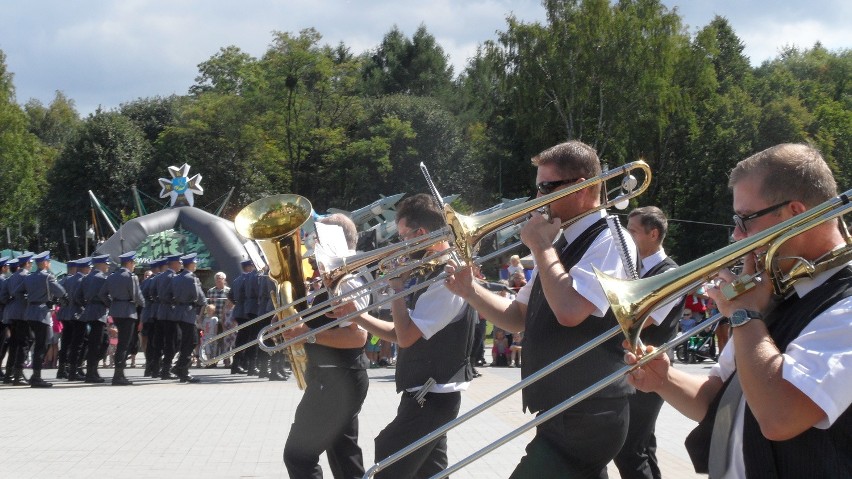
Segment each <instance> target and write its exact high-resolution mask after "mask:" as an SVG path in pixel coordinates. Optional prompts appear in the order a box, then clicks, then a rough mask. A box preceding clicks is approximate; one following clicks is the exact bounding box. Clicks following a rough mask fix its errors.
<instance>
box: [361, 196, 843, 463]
mask: <svg viewBox="0 0 852 479" xmlns="http://www.w3.org/2000/svg"><path fill="white" fill-rule="evenodd" d="M850 196H852V190H848V191H846V192H845V193H843V194H841V195H840V196H837V197H835V198H832V199H830V200H828V201H826V202H824V203H822V204H820V205H818V206H816V207H814V208H811V209H810V210H808V211H806V212H804V213H802V214H800V215H797V216H794V217H792V218H790V219H788V220H786V221H784V222H782V223H779V224H777V225H775V226H773V227H772V228H768V229H766V230H764V231H761V232H760V233H757V234H755V235H754V236H750V237H748V238H745V239H743V240H740V241H737V242H736V243H733V244H730V245H728V246H726V247H724V248H722V249H720V250H718V251H715V252H713V253H710V254H708V255H706V256H703V257H701V258H698V259H696V260H693V261H691V262H689V263H687V264H685V265H683V266H680V267H678V268H675V269H673V270H669V271H667V272H665V273H662V274H659V275H657V276H652V277H649V278H643V279H638V280H623V279H618V278H614V277H611V276H609V275H607V274H605V273H601V272H600V271H596V275H597V277H598V280H599V281H600V282H601V287H602V288H603V289H604V292H605V293H606V295H607V299H608V301H609V303H610V307H611V308H612V309H613V312H614V314H615V315H616V319H617V320H618V322H619V326H617V327H615V328H613V329H612V330H610V331H607V332H605V333H603V334H602V335H600V336H598V337H597V338H595V339H593V340H592V341H591V342H589V343H587V344H586V345H583V346H582V347H580V348H578V349H577V350H574V351H571V352H569V353H568V354H566V355H565V356H563V357H562V358H560V359H558V360H557V361H555V362H554V363H552V364H550V365H549V366H547V367H546V368H544V369H542V370H540V371H538V372H536V373H535V374H533V375H532V376H529V377H528V378H526V379H525V380H524V381H521V383H519V384H517V385H515V386H512V387H511V388H509V389H507V390H506V391H504V392H503V393H501V394H499V395H498V396H495V398H493V399H491V400H489V401H488V404H489V405H490V404H493V403H494V402H497V400H499V399H503V398H505V397H506V396H508V395H510V394H512V393H514V392H515V391H517V390H518V389H521V388H523V387H525V386H526V385H528V384H529V383H531V382H534V381H530V380H533V379H534V380H538V379H540V378H541V377H543V376H544V375H546V374H549V373H550V372H551V371H553V370H555V369H558V368H559V367H561V366H562V365H564V364H567V363H568V362H570V361H571V360H573V359H574V358H576V357H578V356H580V355H581V354H583V353H584V352H586V351H588V350H590V349H591V348H593V347H594V346H595V345H597V344H600V343H602V342H603V341H605V340H606V339H609V338H611V337H612V335H615V334H618V330H619V329H620V330H621V331H622V332H623V333H624V335H625V336H626V337H627V340H628V342H629V343H630V346H631V350H633V351H636V345H637V344H638V342H639V333H640V332H641V330H642V326H643V325H644V324H645V322H646V321H647V319H648V317H649V315H650V314H651V312H653V311H654V310H655V309H657V308H658V307H660V306H662V305H664V304H666V303H668V302H670V301H672V300H673V299H674V298H676V297H678V296H680V295H682V294H685V293H686V292H688V291H690V290H691V289H693V288H695V287H696V286H698V284H700V283H702V282H704V281H707V280H709V279H711V278H712V277H713V276H714V275H715V274H716V272H718V271H719V270H720V269H722V268H725V267H729V266H731V265H733V264H734V263H736V262H737V261H738V260H739V259H740V258H742V257H743V256H745V255H746V254H749V253H751V252H754V251H756V250H759V249H761V248H764V247H765V248H767V252H766V256H765V257H764V265H767V270H768V272H769V276H770V280H771V281H772V285H773V289H774V291H775V293H776V294H779V295H784V294H786V293H788V292H789V291H790V288H792V286H793V285H794V284H795V283H796V282H797V281H799V280H801V279H803V278H809V277H813V276H814V275H815V274H818V273H820V272H823V271H827V270H830V269H832V268H835V267H838V266H841V265H843V264H846V263H848V262H849V261H850V260H852V238H850V236H849V234H848V231H847V229H846V226H845V224H844V222H843V218H842V217H843V216H844V215H846V214H848V213H849V212H850V210H852V203H850V200H849V198H850ZM834 220H839V223H840V225H839V227H840V230H841V232H842V233H843V236H844V238H845V240H846V244H845V245H844V246H843V247H840V248H838V249H835V250H833V251H831V252H829V253H828V254H826V255H824V256H823V257H821V258H818V259H817V260H815V261H808V260H806V259H803V258H780V257H778V255H777V253H778V248H779V247H780V246H781V245H782V244H784V242H786V241H788V240H789V239H790V238H793V237H795V236H797V235H800V234H802V233H804V232H806V231H808V230H810V229H812V228H815V227H817V226H819V225H822V224H823V223H826V222H828V221H834ZM786 259H794V260H795V263H794V264H793V266H792V268H791V269H789V270H788V271H787V272H783V271H782V269H781V268H780V266H779V265H778V262H779V261H781V260H786ZM760 274H761V273H757V274H755V275H751V276H741V277H740V278H739V279H740V280H741V283H742V284H741V287H735V288H731V289H728V290H723V292H724V293H725V295H726V296H727V297H728V298H729V299H733V298H735V297H737V296H739V295H741V294H743V293H745V292H747V291H748V290H749V289H751V286H750V283H752V282H757V281H759V280H757V279H756V278H758V277H759V276H760ZM722 318H723V316H722V315H721V314H717V315H715V316H713V317H712V318H709V319H707V320H705V321H703V322H701V323H699V324H698V325H696V326H694V327H693V328H692V329H690V330H689V331H687V332H685V333H684V334H683V335H681V336H679V337H677V338H675V339H673V340H672V341H669V342H667V343H666V344H664V345H661V346H659V347H658V348H655V350H654V351H652V352H651V353H648V354H645V355H642V356H641V357H640V358H639V360H638V362H637V363H636V364H633V365H625V366H623V367H622V368H621V369H619V370H617V371H615V372H613V373H611V374H610V375H608V376H606V377H605V378H603V379H601V380H600V381H598V382H596V383H594V384H592V385H590V386H589V387H587V388H586V389H584V390H582V391H580V392H579V393H577V394H575V395H573V396H572V397H570V398H568V399H566V400H565V401H563V402H561V403H559V404H557V405H556V406H554V407H553V408H551V409H548V410H547V411H545V412H543V413H541V414H539V415H538V416H537V417H536V418H535V419H533V420H531V421H529V422H527V423H526V424H524V425H522V426H520V427H518V428H517V429H515V430H513V431H511V432H510V433H508V434H506V435H505V436H503V437H501V438H499V439H497V440H496V441H494V442H492V443H490V444H488V445H486V446H485V447H483V448H482V449H480V450H478V451H476V452H475V453H473V454H471V455H470V456H468V457H466V458H464V459H462V460H461V461H459V462H458V463H456V464H453V465H451V466H450V467H448V468H447V469H445V470H443V471H442V472H440V473H439V474H436V475H434V476H432V478H431V479H437V478H443V477H447V476H448V475H449V474H451V473H453V472H455V471H458V470H459V469H461V468H462V467H464V466H466V465H468V464H470V463H472V462H473V461H475V460H477V459H479V458H480V457H482V456H484V455H485V454H488V453H489V452H491V451H493V450H494V449H496V448H498V447H500V446H501V445H503V444H505V443H507V442H509V441H511V440H512V439H514V438H516V437H517V436H519V435H521V434H523V433H524V432H526V431H528V430H529V429H531V428H533V427H535V426H538V425H539V424H541V423H543V422H545V421H547V420H549V419H551V418H553V417H554V416H556V415H558V414H560V413H562V412H563V411H565V410H566V409H568V408H570V407H572V406H574V405H575V404H577V403H578V402H580V401H582V400H584V399H587V398H588V397H589V396H591V395H592V394H594V393H596V392H597V391H599V390H601V389H603V388H605V387H607V386H609V385H610V384H612V383H614V382H616V381H618V380H620V379H622V378H623V377H624V376H625V375H626V374H628V373H630V372H631V371H633V370H635V369H637V368H639V367H641V366H643V365H645V364H647V363H648V362H649V361H651V360H653V359H654V358H656V357H657V356H659V355H660V354H664V353H666V352H667V351H669V350H670V349H672V348H674V347H676V346H678V345H679V344H681V343H683V342H685V341H686V340H688V339H689V336H692V335H694V334H697V333H698V332H699V331H701V330H703V329H705V328H707V327H708V326H712V325H713V324H715V323H716V322H718V321H719V320H721V319H722ZM527 381H529V382H527ZM480 409H482V408H479V407H478V408H475V409H474V410H472V411H471V412H470V413H467V414H465V415H464V416H461V417H459V418H458V419H456V420H455V421H451V422H449V423H447V424H446V425H445V426H443V427H442V428H440V429H438V430H436V431H435V432H433V433H432V434H430V435H429V436H426V437H424V438H423V439H421V440H420V441H418V442H416V443H414V444H412V445H411V446H409V447H408V448H406V449H403V450H401V451H399V452H397V453H395V454H394V455H393V456H390V457H388V458H387V459H385V461H382V462H380V463H378V464H376V465H374V466H373V467H372V468H371V469H370V470H369V471H368V473H367V474H365V476H364V477H370V476H371V474H372V473H375V472H377V471H378V470H381V469H382V468H384V467H387V465H389V464H390V463H391V462H395V461H396V460H398V459H399V458H401V457H403V455H404V454H402V453H403V452H405V451H407V452H409V453H410V452H411V451H413V450H414V449H416V448H415V447H414V446H415V445H416V446H417V447H420V446H422V445H423V444H426V443H428V442H430V441H431V440H434V439H435V438H436V437H438V436H440V435H441V434H444V433H446V432H447V431H449V430H450V429H452V428H454V427H456V426H457V425H458V424H460V423H461V422H463V420H467V419H469V418H470V416H472V415H473V414H471V413H473V412H474V411H476V413H478V412H479V411H480ZM439 432H440V433H439ZM397 456H399V457H397ZM391 459H394V461H391ZM374 469H375V470H374Z"/></svg>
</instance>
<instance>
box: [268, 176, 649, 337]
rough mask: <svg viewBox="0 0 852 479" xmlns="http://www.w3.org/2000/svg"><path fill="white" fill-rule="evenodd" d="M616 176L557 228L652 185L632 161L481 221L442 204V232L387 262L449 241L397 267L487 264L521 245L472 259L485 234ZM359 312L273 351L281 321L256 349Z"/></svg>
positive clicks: (392, 272) (397, 271)
mask: <svg viewBox="0 0 852 479" xmlns="http://www.w3.org/2000/svg"><path fill="white" fill-rule="evenodd" d="M636 171H641V172H642V182H641V184H640V183H639V182H638V181H637V179H636V177H635V176H634V175H633V173H634V172H636ZM619 176H622V177H623V178H622V181H621V187H620V188H619V190H620V192H621V194H620V195H618V196H616V197H615V198H613V199H608V198H604V200H603V201H601V204H600V205H599V206H597V207H596V208H594V209H591V210H589V211H586V212H585V213H583V214H582V215H578V216H576V217H574V218H568V219H566V220H564V221H563V223H562V226H563V227H565V226H567V225H569V224H571V223H574V222H575V221H577V220H579V219H580V218H582V217H583V216H586V215H588V214H591V213H594V212H596V211H599V210H603V209H607V208H610V207H613V206H615V205H617V204H622V203H625V202H627V201H629V200H631V199H633V198H635V197H636V196H639V195H640V194H642V193H644V192H645V190H647V189H648V186H650V184H651V178H652V175H651V168H650V167H649V166H648V164H647V163H645V162H644V161H642V160H639V161H634V162H632V163H627V164H625V165H623V166H620V167H618V168H614V169H612V170H608V171H606V172H604V173H602V174H601V175H598V176H596V177H594V178H590V179H588V180H585V181H583V182H581V183H578V184H576V185H573V186H570V187H568V188H565V189H562V190H558V191H554V192H553V193H550V194H547V195H544V196H541V197H538V198H534V199H532V200H530V201H525V202H523V203H521V204H518V205H515V206H513V207H510V208H506V209H503V210H498V211H495V212H492V213H489V214H485V215H481V216H466V215H462V214H459V213H457V212H456V211H455V210H454V209H453V208H452V207H451V206H450V205H448V204H447V205H444V215H445V217H446V219H447V225H448V226H447V227H446V228H443V229H441V230H438V231H435V232H432V233H431V234H429V235H424V236H423V237H420V238H414V239H413V240H412V241H414V240H416V239H421V241H420V242H419V243H418V246H417V247H416V248H414V249H405V250H400V251H396V252H395V254H394V255H392V257H393V258H403V257H405V256H406V255H410V254H412V253H414V252H415V251H419V250H422V249H428V248H429V247H431V246H434V245H436V244H439V243H442V242H450V243H451V244H452V245H453V246H452V247H451V248H450V250H446V251H442V252H440V253H436V254H435V255H434V256H430V257H427V258H422V259H421V260H419V261H414V262H409V261H402V265H403V266H404V268H405V271H411V270H413V269H417V268H420V267H424V266H427V265H428V266H433V267H434V266H436V265H437V263H438V262H439V261H440V258H441V257H444V256H446V255H448V254H450V253H451V252H455V253H458V254H459V255H460V256H461V258H462V260H464V261H465V262H467V263H469V264H470V263H477V264H482V263H483V262H485V261H487V260H489V259H491V258H494V257H497V256H499V255H501V254H504V253H505V252H506V251H508V250H511V249H513V248H515V247H517V246H519V245H520V242H516V243H514V244H511V245H509V246H507V247H505V248H502V249H500V250H498V251H495V252H494V253H491V254H490V255H488V256H487V257H484V258H475V255H476V252H477V250H478V247H479V243H480V242H481V241H482V239H483V238H485V237H486V236H488V235H490V234H492V233H494V232H496V231H497V230H499V229H501V228H503V227H505V226H508V225H510V224H512V223H515V222H518V221H522V220H524V219H525V218H526V217H527V216H528V215H529V214H531V213H532V212H534V211H539V210H542V209H546V208H548V207H549V205H550V204H551V203H553V202H556V201H559V200H561V199H563V198H565V197H567V196H569V195H572V194H574V193H576V192H578V191H580V190H583V189H585V188H591V187H594V186H598V185H603V188H601V190H602V191H606V182H607V181H609V180H611V179H613V178H617V177H619ZM378 251H379V250H376V251H374V252H372V253H373V258H374V259H376V258H377V257H378V254H376V253H377V252H378ZM366 254H368V255H369V254H370V253H366ZM390 259H391V258H390V257H385V258H384V261H383V263H382V265H380V269H384V270H385V272H386V273H387V274H388V275H394V276H396V275H398V274H400V273H402V272H403V271H404V270H403V269H400V268H395V269H392V270H391V269H390V268H388V267H387V266H386V265H387V263H388V261H389V260H390ZM383 265H385V266H384V268H383ZM446 277H447V275H446V274H445V273H442V274H440V275H438V276H436V277H434V278H432V279H431V280H430V281H423V282H421V283H419V284H417V285H416V286H415V287H414V288H413V289H409V290H406V291H403V292H401V293H397V294H394V295H392V296H389V297H386V298H383V299H382V300H381V301H379V302H378V303H374V304H372V305H370V308H371V309H372V308H375V307H376V306H379V305H381V304H384V303H387V302H390V301H393V300H394V299H396V298H399V297H403V296H407V295H409V294H411V293H412V292H414V291H417V290H419V289H422V288H426V287H429V286H430V285H431V284H433V283H435V282H437V281H441V280H443V279H445V278H446ZM375 283H376V281H374V282H372V283H368V285H365V287H367V286H373V285H374V284H375ZM350 294H351V293H350ZM364 311H365V310H359V311H355V312H353V313H350V314H347V315H346V316H344V317H341V318H338V319H337V320H335V321H332V322H329V323H328V324H326V325H325V326H323V328H322V329H315V330H312V331H311V332H309V333H305V334H302V335H299V336H296V337H294V338H292V339H290V340H287V341H284V342H281V343H279V344H277V345H275V346H269V345H267V344H265V341H266V340H267V339H270V338H271V337H273V336H274V335H277V334H279V333H281V332H283V331H286V330H287V329H289V328H291V327H294V326H288V325H287V324H288V323H286V321H292V320H293V317H288V318H283V319H282V320H280V321H278V322H276V323H273V324H272V325H270V326H267V327H266V328H264V330H263V331H261V334H260V335H259V336H258V345H259V347H260V348H261V349H263V350H264V351H267V352H273V351H277V350H279V349H281V348H285V347H288V346H289V345H291V344H294V343H297V342H300V341H304V340H305V339H306V338H307V337H308V336H310V335H311V334H315V333H317V332H318V331H322V330H325V329H328V328H332V327H334V326H336V325H338V324H340V323H342V322H344V321H350V320H352V318H354V317H355V316H357V315H359V314H361V313H363V312H364ZM325 312H328V311H327V310H325V311H323V312H322V313H321V314H324V313H325ZM317 315H319V314H317ZM282 324H285V325H284V326H282ZM293 324H294V325H296V324H301V323H300V322H296V323H293ZM273 331H274V332H273Z"/></svg>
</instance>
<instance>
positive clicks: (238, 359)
mask: <svg viewBox="0 0 852 479" xmlns="http://www.w3.org/2000/svg"><path fill="white" fill-rule="evenodd" d="M240 265H241V266H242V267H243V274H241V275H239V276H237V277H236V278H235V279H234V282H233V283H232V284H231V291H229V292H228V299H230V300H231V302H232V303H234V310H233V313H232V314H233V315H234V321H236V322H237V324H239V325H242V324H243V323H245V322H246V321H248V315H247V308H246V306H247V301H246V297H245V288H244V287H243V284H244V283H245V281H246V278H248V277H249V275H250V273H251V272H252V271H254V262H252V260H250V259H246V260H243V261H242V263H240ZM247 329H248V328H240V330H239V331H238V332H237V341H236V344H235V346H236V347H240V346H242V345H243V344H245V343H247V342H248V341H251V340H252V339H254V338H252V337H251V333H250V331H248V330H247ZM255 337H257V336H255ZM246 358H247V354H246V351H245V350H243V351H240V352H239V353H237V354H236V355H235V356H234V362H233V363H231V374H245V373H246V372H247V370H246V367H247V366H248V361H246Z"/></svg>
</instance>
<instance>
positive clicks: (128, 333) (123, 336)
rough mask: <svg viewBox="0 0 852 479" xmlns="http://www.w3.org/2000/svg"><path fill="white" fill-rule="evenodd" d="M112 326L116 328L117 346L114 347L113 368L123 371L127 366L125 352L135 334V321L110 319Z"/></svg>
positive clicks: (130, 319)
mask: <svg viewBox="0 0 852 479" xmlns="http://www.w3.org/2000/svg"><path fill="white" fill-rule="evenodd" d="M112 322H113V324H115V326H116V328H118V344H116V345H115V368H116V369H124V368H125V366H127V350H128V349H129V347H130V341H131V338H132V337H133V334H134V333H135V332H136V320H135V319H134V318H112Z"/></svg>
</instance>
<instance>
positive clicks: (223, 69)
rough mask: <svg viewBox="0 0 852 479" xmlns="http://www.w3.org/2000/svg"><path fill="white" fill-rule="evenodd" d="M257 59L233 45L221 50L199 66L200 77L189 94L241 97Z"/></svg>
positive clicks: (196, 78)
mask: <svg viewBox="0 0 852 479" xmlns="http://www.w3.org/2000/svg"><path fill="white" fill-rule="evenodd" d="M256 63H257V59H255V58H254V57H252V56H251V55H249V54H248V53H245V52H243V51H242V50H240V49H239V48H238V47H236V46H234V45H231V46H228V47H224V48H220V49H219V52H218V53H217V54H215V55H213V56H212V57H211V58H210V59H209V60H207V61H205V62H202V63H200V64H199V65H198V76H197V77H195V85H193V86H191V87H190V88H189V93H190V94H192V95H198V94H201V93H209V92H216V93H224V94H234V95H239V94H241V93H243V89H244V87H245V86H246V83H247V80H248V79H249V78H250V77H251V76H252V75H253V73H252V69H253V68H254V67H255V66H256Z"/></svg>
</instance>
